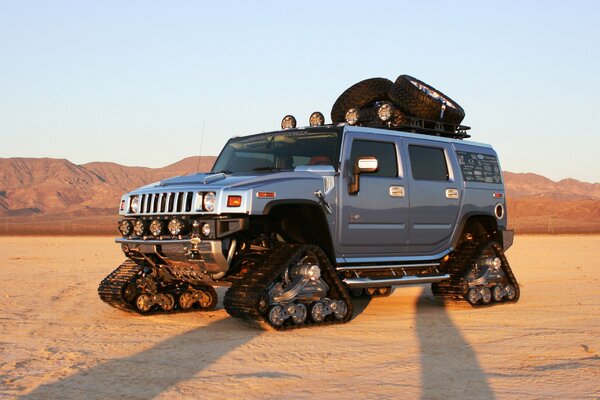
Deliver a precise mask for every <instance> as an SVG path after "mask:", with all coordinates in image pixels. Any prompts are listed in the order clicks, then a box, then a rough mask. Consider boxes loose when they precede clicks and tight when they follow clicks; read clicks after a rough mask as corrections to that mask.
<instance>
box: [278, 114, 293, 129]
mask: <svg viewBox="0 0 600 400" xmlns="http://www.w3.org/2000/svg"><path fill="white" fill-rule="evenodd" d="M295 127H296V118H294V116H293V115H286V116H285V117H283V119H282V120H281V129H291V128H295Z"/></svg>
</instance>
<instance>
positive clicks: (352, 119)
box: [346, 108, 360, 125]
mask: <svg viewBox="0 0 600 400" xmlns="http://www.w3.org/2000/svg"><path fill="white" fill-rule="evenodd" d="M359 118H360V114H359V112H358V110H357V109H356V108H351V109H349V110H348V111H346V122H347V123H348V125H356V123H357V122H358V119H359Z"/></svg>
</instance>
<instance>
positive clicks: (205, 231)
mask: <svg viewBox="0 0 600 400" xmlns="http://www.w3.org/2000/svg"><path fill="white" fill-rule="evenodd" d="M201 233H202V236H208V235H210V224H204V225H202V231H201Z"/></svg>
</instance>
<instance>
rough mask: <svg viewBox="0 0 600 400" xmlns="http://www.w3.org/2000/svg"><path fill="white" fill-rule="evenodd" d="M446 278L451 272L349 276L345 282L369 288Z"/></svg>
mask: <svg viewBox="0 0 600 400" xmlns="http://www.w3.org/2000/svg"><path fill="white" fill-rule="evenodd" d="M446 279H450V274H444V275H435V276H403V277H401V278H390V279H369V278H347V279H344V283H345V284H346V285H348V286H349V287H351V288H369V287H386V286H400V285H414V284H419V283H436V282H441V281H444V280H446Z"/></svg>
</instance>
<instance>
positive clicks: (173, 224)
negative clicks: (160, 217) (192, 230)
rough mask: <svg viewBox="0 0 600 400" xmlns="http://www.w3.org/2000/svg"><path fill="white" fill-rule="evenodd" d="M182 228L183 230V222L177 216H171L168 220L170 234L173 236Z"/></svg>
mask: <svg viewBox="0 0 600 400" xmlns="http://www.w3.org/2000/svg"><path fill="white" fill-rule="evenodd" d="M182 230H183V222H181V221H180V220H178V219H177V218H173V219H172V220H170V221H169V232H171V235H173V236H176V235H179V234H180V233H181V231H182Z"/></svg>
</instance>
